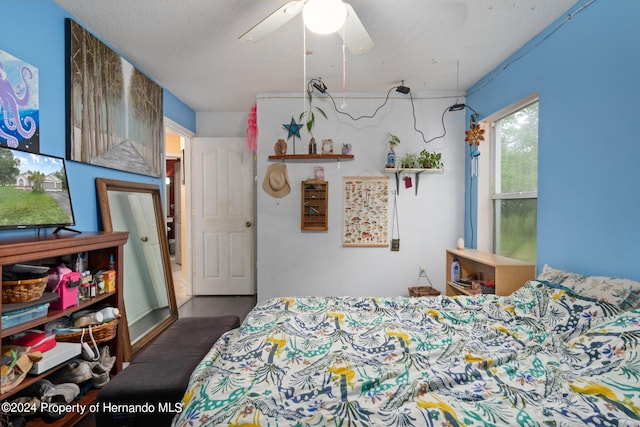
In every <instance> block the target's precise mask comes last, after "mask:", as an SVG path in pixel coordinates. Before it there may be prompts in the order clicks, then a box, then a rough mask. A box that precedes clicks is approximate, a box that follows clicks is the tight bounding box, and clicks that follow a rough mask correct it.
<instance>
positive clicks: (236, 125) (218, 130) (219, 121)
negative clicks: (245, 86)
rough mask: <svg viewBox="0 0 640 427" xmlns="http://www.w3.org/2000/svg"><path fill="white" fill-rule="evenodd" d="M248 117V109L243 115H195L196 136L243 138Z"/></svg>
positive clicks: (202, 113) (210, 113) (212, 113)
mask: <svg viewBox="0 0 640 427" xmlns="http://www.w3.org/2000/svg"><path fill="white" fill-rule="evenodd" d="M250 107H251V106H249V108H250ZM248 116H249V109H247V112H245V113H214V112H200V113H196V129H197V134H198V136H210V137H219V136H244V135H245V130H246V129H247V117H248Z"/></svg>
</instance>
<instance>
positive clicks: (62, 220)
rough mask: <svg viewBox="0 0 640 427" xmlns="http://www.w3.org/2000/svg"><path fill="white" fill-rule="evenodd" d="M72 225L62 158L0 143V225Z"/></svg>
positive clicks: (59, 226)
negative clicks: (29, 151) (0, 144)
mask: <svg viewBox="0 0 640 427" xmlns="http://www.w3.org/2000/svg"><path fill="white" fill-rule="evenodd" d="M73 225H75V219H74V216H73V207H72V206H71V197H70V195H69V185H68V180H67V171H66V168H65V163H64V159H63V158H61V157H55V156H49V155H45V154H35V153H28V152H26V151H20V150H15V149H11V148H6V147H0V229H5V230H6V229H14V230H15V229H22V228H46V227H56V229H55V231H54V232H55V233H57V232H58V231H60V230H62V229H66V230H70V231H75V230H72V229H70V228H69V227H71V226H73Z"/></svg>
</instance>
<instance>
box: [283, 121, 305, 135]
mask: <svg viewBox="0 0 640 427" xmlns="http://www.w3.org/2000/svg"><path fill="white" fill-rule="evenodd" d="M282 126H283V127H284V128H285V129H286V130H288V131H289V135H287V139H289V138H291V137H292V136H293V137H294V141H295V137H296V136H297V137H298V138H300V128H302V124H300V123H296V121H295V120H294V119H293V117H291V123H289V124H286V123H285V124H283V125H282Z"/></svg>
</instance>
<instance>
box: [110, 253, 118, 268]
mask: <svg viewBox="0 0 640 427" xmlns="http://www.w3.org/2000/svg"><path fill="white" fill-rule="evenodd" d="M115 269H116V261H115V258H114V257H113V254H111V255H109V270H115Z"/></svg>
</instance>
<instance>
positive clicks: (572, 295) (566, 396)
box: [173, 266, 640, 427]
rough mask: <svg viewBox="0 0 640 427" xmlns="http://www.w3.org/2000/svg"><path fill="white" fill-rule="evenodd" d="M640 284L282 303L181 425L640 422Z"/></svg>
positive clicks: (230, 356)
mask: <svg viewBox="0 0 640 427" xmlns="http://www.w3.org/2000/svg"><path fill="white" fill-rule="evenodd" d="M639 295H640V283H639V282H634V281H630V280H622V279H613V278H595V279H594V278H593V277H587V276H580V275H575V274H573V273H566V272H563V271H562V270H558V269H554V268H552V267H547V266H545V269H544V271H543V272H542V273H541V275H540V276H539V277H538V278H537V279H536V280H531V281H529V282H527V283H526V284H525V285H524V286H523V287H522V288H520V289H519V290H518V291H516V292H514V293H513V294H512V295H510V296H508V297H497V296H495V295H479V296H474V297H456V298H451V297H445V296H440V297H434V298H404V297H389V298H373V297H296V298H276V299H271V300H268V301H264V302H262V303H260V304H259V305H257V306H256V307H255V308H254V310H253V311H252V312H251V313H250V314H249V315H248V316H247V318H246V319H245V321H244V322H243V323H242V325H241V326H240V327H239V328H238V329H235V330H233V331H230V332H227V333H226V334H224V335H223V336H222V337H221V338H220V339H219V340H218V341H217V342H216V344H215V345H214V346H213V348H212V349H211V351H210V352H209V353H208V355H207V356H206V357H205V358H204V359H203V360H202V362H201V363H200V364H199V365H198V366H197V368H196V369H195V371H194V372H193V373H192V375H191V379H190V383H189V386H188V389H187V392H186V394H185V396H184V398H183V408H182V411H181V412H180V413H179V414H177V415H176V417H175V418H174V420H173V424H174V425H175V426H179V427H182V426H192V425H193V426H196V425H203V426H215V425H232V426H240V425H245V426H271V427H276V426H300V427H303V426H304V427H306V426H328V425H330V426H334V425H335V426H461V425H465V426H490V425H521V426H523V425H526V426H533V425H555V426H570V425H592V426H618V425H621V426H622V425H625V426H640V354H639V353H640V347H639V346H638V342H639V340H640V310H637V309H636V307H638V298H639Z"/></svg>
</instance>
